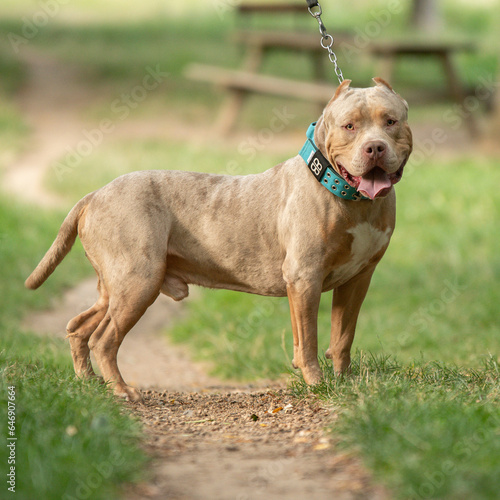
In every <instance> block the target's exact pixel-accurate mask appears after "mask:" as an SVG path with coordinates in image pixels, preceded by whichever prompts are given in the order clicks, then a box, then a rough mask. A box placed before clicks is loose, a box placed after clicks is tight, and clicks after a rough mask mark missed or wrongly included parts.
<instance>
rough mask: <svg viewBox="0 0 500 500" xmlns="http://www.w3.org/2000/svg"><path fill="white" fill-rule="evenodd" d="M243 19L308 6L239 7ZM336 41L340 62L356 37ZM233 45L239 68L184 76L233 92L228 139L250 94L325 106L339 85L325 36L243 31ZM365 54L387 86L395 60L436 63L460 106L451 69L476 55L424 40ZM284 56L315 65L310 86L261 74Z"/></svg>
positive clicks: (223, 116) (202, 68) (226, 109)
mask: <svg viewBox="0 0 500 500" xmlns="http://www.w3.org/2000/svg"><path fill="white" fill-rule="evenodd" d="M238 12H239V14H240V15H249V14H252V15H255V14H270V13H275V14H285V13H287V14H297V13H300V14H302V15H303V14H304V13H305V14H307V15H308V12H307V7H306V6H305V3H304V4H300V5H299V4H272V3H271V4H241V5H239V6H238ZM332 34H333V35H334V39H335V45H334V50H335V49H336V50H337V55H339V57H341V54H342V52H341V50H340V51H339V47H340V48H341V47H342V44H343V43H346V44H350V45H351V46H355V41H354V39H353V36H352V35H350V34H348V33H345V32H344V33H338V32H332ZM231 41H232V42H234V43H238V44H241V45H242V46H243V47H244V49H245V52H246V55H245V57H244V60H243V64H242V67H241V69H239V70H229V69H224V68H218V67H214V66H207V65H201V64H193V65H191V66H189V67H188V68H187V71H186V76H188V78H191V79H195V80H199V81H207V82H210V83H213V84H215V85H217V86H219V87H222V88H225V89H226V90H227V91H228V92H229V96H228V99H227V101H226V103H225V104H224V106H223V108H222V109H221V112H220V115H219V118H218V123H217V127H218V129H219V131H220V133H222V134H227V133H228V132H229V131H230V130H231V129H232V128H233V127H234V124H235V123H236V121H237V119H238V116H239V113H240V111H241V109H242V107H243V105H244V102H245V99H246V98H247V96H248V95H249V94H251V93H261V94H271V95H279V96H284V97H293V98H298V99H304V100H309V101H312V102H315V103H317V104H318V106H319V107H323V106H324V105H325V104H326V103H327V102H328V99H329V98H330V97H331V96H332V95H333V93H334V91H335V86H336V85H335V84H333V83H329V82H328V80H327V77H326V74H327V71H326V69H327V67H329V66H330V64H331V63H330V61H329V59H328V55H327V53H326V50H325V49H323V47H322V46H321V44H320V41H321V35H320V34H319V33H318V32H317V30H316V29H312V30H311V31H310V32H301V31H279V30H273V31H268V30H254V29H240V30H237V31H235V32H234V33H233V34H232V35H231ZM366 50H368V51H370V52H371V53H372V54H373V55H374V56H375V57H377V58H378V59H379V60H380V63H379V74H378V75H377V76H382V77H383V78H385V79H386V80H388V81H389V82H391V81H392V80H393V78H394V74H395V69H396V67H395V65H396V61H397V60H398V59H399V58H403V57H410V56H411V57H419V58H434V59H436V60H437V61H438V63H440V64H441V65H442V67H443V70H444V75H445V78H446V82H447V93H448V95H449V97H451V98H452V99H453V100H454V101H456V102H460V103H462V102H463V99H464V97H465V90H464V88H463V86H462V84H461V83H460V79H459V75H458V73H457V70H456V68H455V67H454V65H453V55H454V54H455V53H456V52H462V51H470V50H473V46H472V44H470V43H463V42H430V41H425V40H409V39H405V40H401V41H394V40H393V41H381V40H373V41H372V42H371V43H370V44H369V46H368V47H367V48H366ZM277 51H286V52H290V53H306V54H307V55H308V57H309V58H310V59H311V61H312V78H311V80H310V81H297V80H292V79H288V78H282V77H277V76H269V75H264V74H261V73H260V72H259V71H260V69H261V67H262V63H263V61H264V58H265V57H266V55H268V54H269V53H273V52H277Z"/></svg>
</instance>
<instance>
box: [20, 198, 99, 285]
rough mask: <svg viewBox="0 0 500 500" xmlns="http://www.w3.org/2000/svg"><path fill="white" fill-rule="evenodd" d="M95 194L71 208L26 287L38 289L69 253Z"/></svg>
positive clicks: (26, 282) (27, 281)
mask: <svg viewBox="0 0 500 500" xmlns="http://www.w3.org/2000/svg"><path fill="white" fill-rule="evenodd" d="M93 196H94V193H90V194H88V195H87V196H85V197H84V198H82V199H81V200H80V201H79V202H78V203H77V204H76V205H75V206H74V207H73V208H72V209H71V211H70V212H69V214H68V215H67V216H66V218H65V219H64V221H63V223H62V224H61V227H60V229H59V233H58V234H57V237H56V239H55V240H54V243H52V246H51V247H50V248H49V249H48V251H47V253H46V254H45V256H44V257H43V259H42V260H41V261H40V262H39V264H38V266H36V268H35V270H34V271H33V272H32V273H31V274H30V275H29V277H28V279H27V280H26V281H25V282H24V286H25V287H26V288H30V289H31V290H36V289H37V288H38V287H39V286H40V285H41V284H42V283H43V282H44V281H45V280H46V279H47V278H48V277H49V276H50V275H51V274H52V273H53V272H54V269H55V268H56V267H57V266H58V265H59V264H60V263H61V262H62V260H63V259H64V257H66V255H68V253H69V251H70V250H71V247H72V246H73V244H74V243H75V240H76V236H77V234H78V221H79V219H80V217H81V214H82V211H83V209H84V208H85V207H86V206H87V205H88V204H89V202H90V200H91V199H92V198H93Z"/></svg>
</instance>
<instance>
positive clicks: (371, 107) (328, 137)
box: [317, 78, 412, 200]
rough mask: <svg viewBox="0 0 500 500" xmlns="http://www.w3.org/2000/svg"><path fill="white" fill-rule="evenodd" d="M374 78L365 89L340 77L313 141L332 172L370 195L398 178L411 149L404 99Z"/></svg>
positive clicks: (377, 194) (384, 191)
mask: <svg viewBox="0 0 500 500" xmlns="http://www.w3.org/2000/svg"><path fill="white" fill-rule="evenodd" d="M373 80H374V82H375V83H376V85H375V86H374V87H370V88H366V89H358V88H350V87H349V84H350V83H351V81H350V80H345V81H344V82H343V83H342V84H341V85H340V86H339V87H338V89H337V91H336V92H335V95H334V96H333V98H332V99H331V101H330V102H329V103H328V105H327V106H326V108H325V110H324V112H323V115H322V118H321V119H320V123H319V124H321V127H319V129H318V130H317V134H318V136H317V144H318V145H319V144H321V143H322V144H323V148H324V153H326V157H327V158H328V160H329V161H330V163H331V164H332V165H333V167H334V168H335V170H336V171H337V173H338V174H339V175H341V176H342V177H343V178H344V179H345V180H346V181H347V182H348V183H349V184H350V185H351V186H353V187H355V188H356V189H357V190H358V191H360V192H361V193H362V194H363V195H365V196H367V197H368V198H370V199H372V200H373V199H375V198H377V197H382V196H386V195H387V194H388V193H389V192H390V190H391V189H392V186H393V184H396V182H398V181H399V180H401V177H402V175H403V168H404V166H405V164H406V162H407V160H408V157H409V156H410V153H411V151H412V135H411V130H410V127H409V126H408V122H407V119H408V104H407V103H406V101H405V100H404V99H402V98H401V97H400V96H399V95H398V94H396V92H394V90H393V89H392V87H391V86H390V85H389V84H388V83H387V82H385V81H384V80H382V79H381V78H374V79H373ZM319 124H318V125H319ZM317 128H318V127H317Z"/></svg>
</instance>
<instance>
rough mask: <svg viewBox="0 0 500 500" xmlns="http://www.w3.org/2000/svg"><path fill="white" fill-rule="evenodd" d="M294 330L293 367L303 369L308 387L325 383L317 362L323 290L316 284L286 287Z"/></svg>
mask: <svg viewBox="0 0 500 500" xmlns="http://www.w3.org/2000/svg"><path fill="white" fill-rule="evenodd" d="M286 289H287V295H288V302H289V304H290V316H291V319H292V330H293V362H292V364H293V367H294V368H300V369H301V371H302V375H303V376H304V380H305V381H306V383H308V384H317V383H318V382H320V381H321V379H322V376H323V375H322V373H321V368H320V367H319V362H318V309H319V301H320V297H321V288H320V285H319V284H318V283H317V282H314V281H307V280H297V281H294V282H289V283H288V284H287V287H286Z"/></svg>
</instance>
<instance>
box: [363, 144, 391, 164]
mask: <svg viewBox="0 0 500 500" xmlns="http://www.w3.org/2000/svg"><path fill="white" fill-rule="evenodd" d="M386 150H387V145H386V143H385V142H384V141H369V142H365V144H364V145H363V152H364V154H365V156H366V157H367V158H368V159H370V160H377V159H379V158H382V156H384V155H385V152H386Z"/></svg>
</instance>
